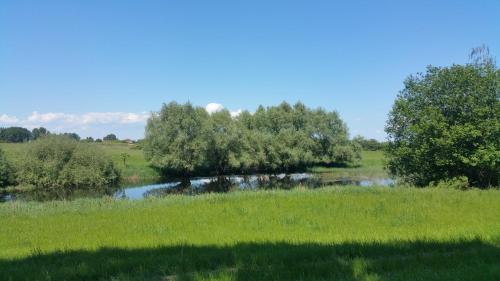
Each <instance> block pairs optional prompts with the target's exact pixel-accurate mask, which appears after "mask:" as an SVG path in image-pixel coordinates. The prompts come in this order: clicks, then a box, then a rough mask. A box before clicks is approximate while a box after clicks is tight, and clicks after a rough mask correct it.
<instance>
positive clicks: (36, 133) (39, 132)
mask: <svg viewBox="0 0 500 281" xmlns="http://www.w3.org/2000/svg"><path fill="white" fill-rule="evenodd" d="M31 134H32V135H33V139H34V140H36V139H38V138H40V137H43V136H47V135H49V134H50V132H49V130H47V129H45V128H44V127H40V128H34V129H33V130H32V131H31Z"/></svg>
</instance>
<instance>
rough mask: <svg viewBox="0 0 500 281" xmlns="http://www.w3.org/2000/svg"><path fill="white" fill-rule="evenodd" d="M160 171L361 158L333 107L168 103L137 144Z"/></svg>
mask: <svg viewBox="0 0 500 281" xmlns="http://www.w3.org/2000/svg"><path fill="white" fill-rule="evenodd" d="M141 145H143V147H144V152H145V156H146V158H147V159H148V160H149V161H150V162H151V164H152V165H153V166H154V167H156V168H158V169H160V170H161V171H162V172H163V174H164V175H169V174H176V175H182V176H187V175H194V174H202V173H208V174H218V175H221V174H227V173H250V172H260V171H266V172H284V171H292V170H297V169H302V168H305V167H308V166H311V165H314V164H332V163H336V164H347V163H352V162H355V161H357V160H358V159H359V146H357V145H356V144H354V143H352V142H350V141H349V139H348V132H347V127H346V125H345V124H344V122H343V121H342V120H341V119H340V118H339V116H338V114H337V113H336V112H327V111H325V110H322V109H316V110H311V109H308V108H306V107H305V106H304V105H303V104H301V103H297V104H296V105H295V106H293V107H292V106H290V105H289V104H287V103H282V104H281V105H279V106H276V107H269V108H264V107H262V106H260V107H259V108H258V110H257V111H256V113H255V114H250V113H249V112H243V113H241V114H240V115H239V116H238V117H236V118H233V117H231V115H230V113H229V112H228V111H226V110H222V111H219V112H216V113H213V114H211V115H209V114H208V113H207V112H206V111H205V110H204V109H203V108H199V107H193V106H192V105H191V104H184V105H180V104H177V103H175V102H172V103H170V104H168V105H163V107H162V109H161V111H160V112H159V113H158V114H153V116H152V117H151V118H150V119H149V121H148V125H147V127H146V138H145V139H144V142H143V143H142V144H141Z"/></svg>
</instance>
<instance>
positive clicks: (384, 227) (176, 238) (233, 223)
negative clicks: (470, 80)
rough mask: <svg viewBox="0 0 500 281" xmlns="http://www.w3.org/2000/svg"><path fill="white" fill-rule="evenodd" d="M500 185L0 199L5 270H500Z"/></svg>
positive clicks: (410, 275) (14, 274)
mask: <svg viewBox="0 0 500 281" xmlns="http://www.w3.org/2000/svg"><path fill="white" fill-rule="evenodd" d="M498 214H500V191H499V190H486V191H479V190H473V191H467V192H463V191H455V190H443V189H409V188H408V189H404V188H360V187H331V188H323V189H318V190H301V189H297V190H293V191H278V190H276V191H256V192H236V193H230V194H207V195H201V196H197V197H188V196H172V197H167V198H161V199H149V200H143V201H127V200H123V201H120V200H112V199H106V198H104V199H98V200H90V199H84V200H77V201H73V202H64V201H60V202H47V203H36V202H9V203H4V204H0V280H169V281H171V280H500V216H499V215H498Z"/></svg>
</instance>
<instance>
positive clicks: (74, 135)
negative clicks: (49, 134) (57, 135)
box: [61, 133, 80, 141]
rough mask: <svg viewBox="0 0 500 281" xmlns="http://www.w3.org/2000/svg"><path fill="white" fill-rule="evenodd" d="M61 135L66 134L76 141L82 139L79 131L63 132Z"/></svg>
mask: <svg viewBox="0 0 500 281" xmlns="http://www.w3.org/2000/svg"><path fill="white" fill-rule="evenodd" d="M61 135H62V136H65V137H68V138H70V139H73V140H76V141H79V140H80V136H79V135H78V134H77V133H63V134H61Z"/></svg>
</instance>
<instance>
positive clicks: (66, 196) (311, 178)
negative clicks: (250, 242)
mask: <svg viewBox="0 0 500 281" xmlns="http://www.w3.org/2000/svg"><path fill="white" fill-rule="evenodd" d="M393 183H394V181H393V180H392V179H389V178H349V177H341V178H331V177H322V176H321V175H320V174H312V173H295V174H277V175H248V176H226V177H201V178H191V179H185V180H174V181H169V182H164V183H155V184H148V185H140V186H127V187H120V188H102V189H95V190H50V191H45V190H44V191H39V190H36V191H30V192H16V193H0V202H5V201H13V200H23V201H50V200H71V199H76V198H82V197H86V198H99V197H104V196H108V197H114V198H117V199H132V200H138V199H144V198H147V197H150V196H156V197H162V196H167V195H169V194H186V195H197V194H202V193H210V192H218V193H221V192H222V193H223V192H231V191H236V190H260V189H291V188H294V187H297V186H303V187H305V188H318V187H322V186H327V185H341V186H342V185H344V186H346V185H356V186H365V187H370V186H391V185H393Z"/></svg>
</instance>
